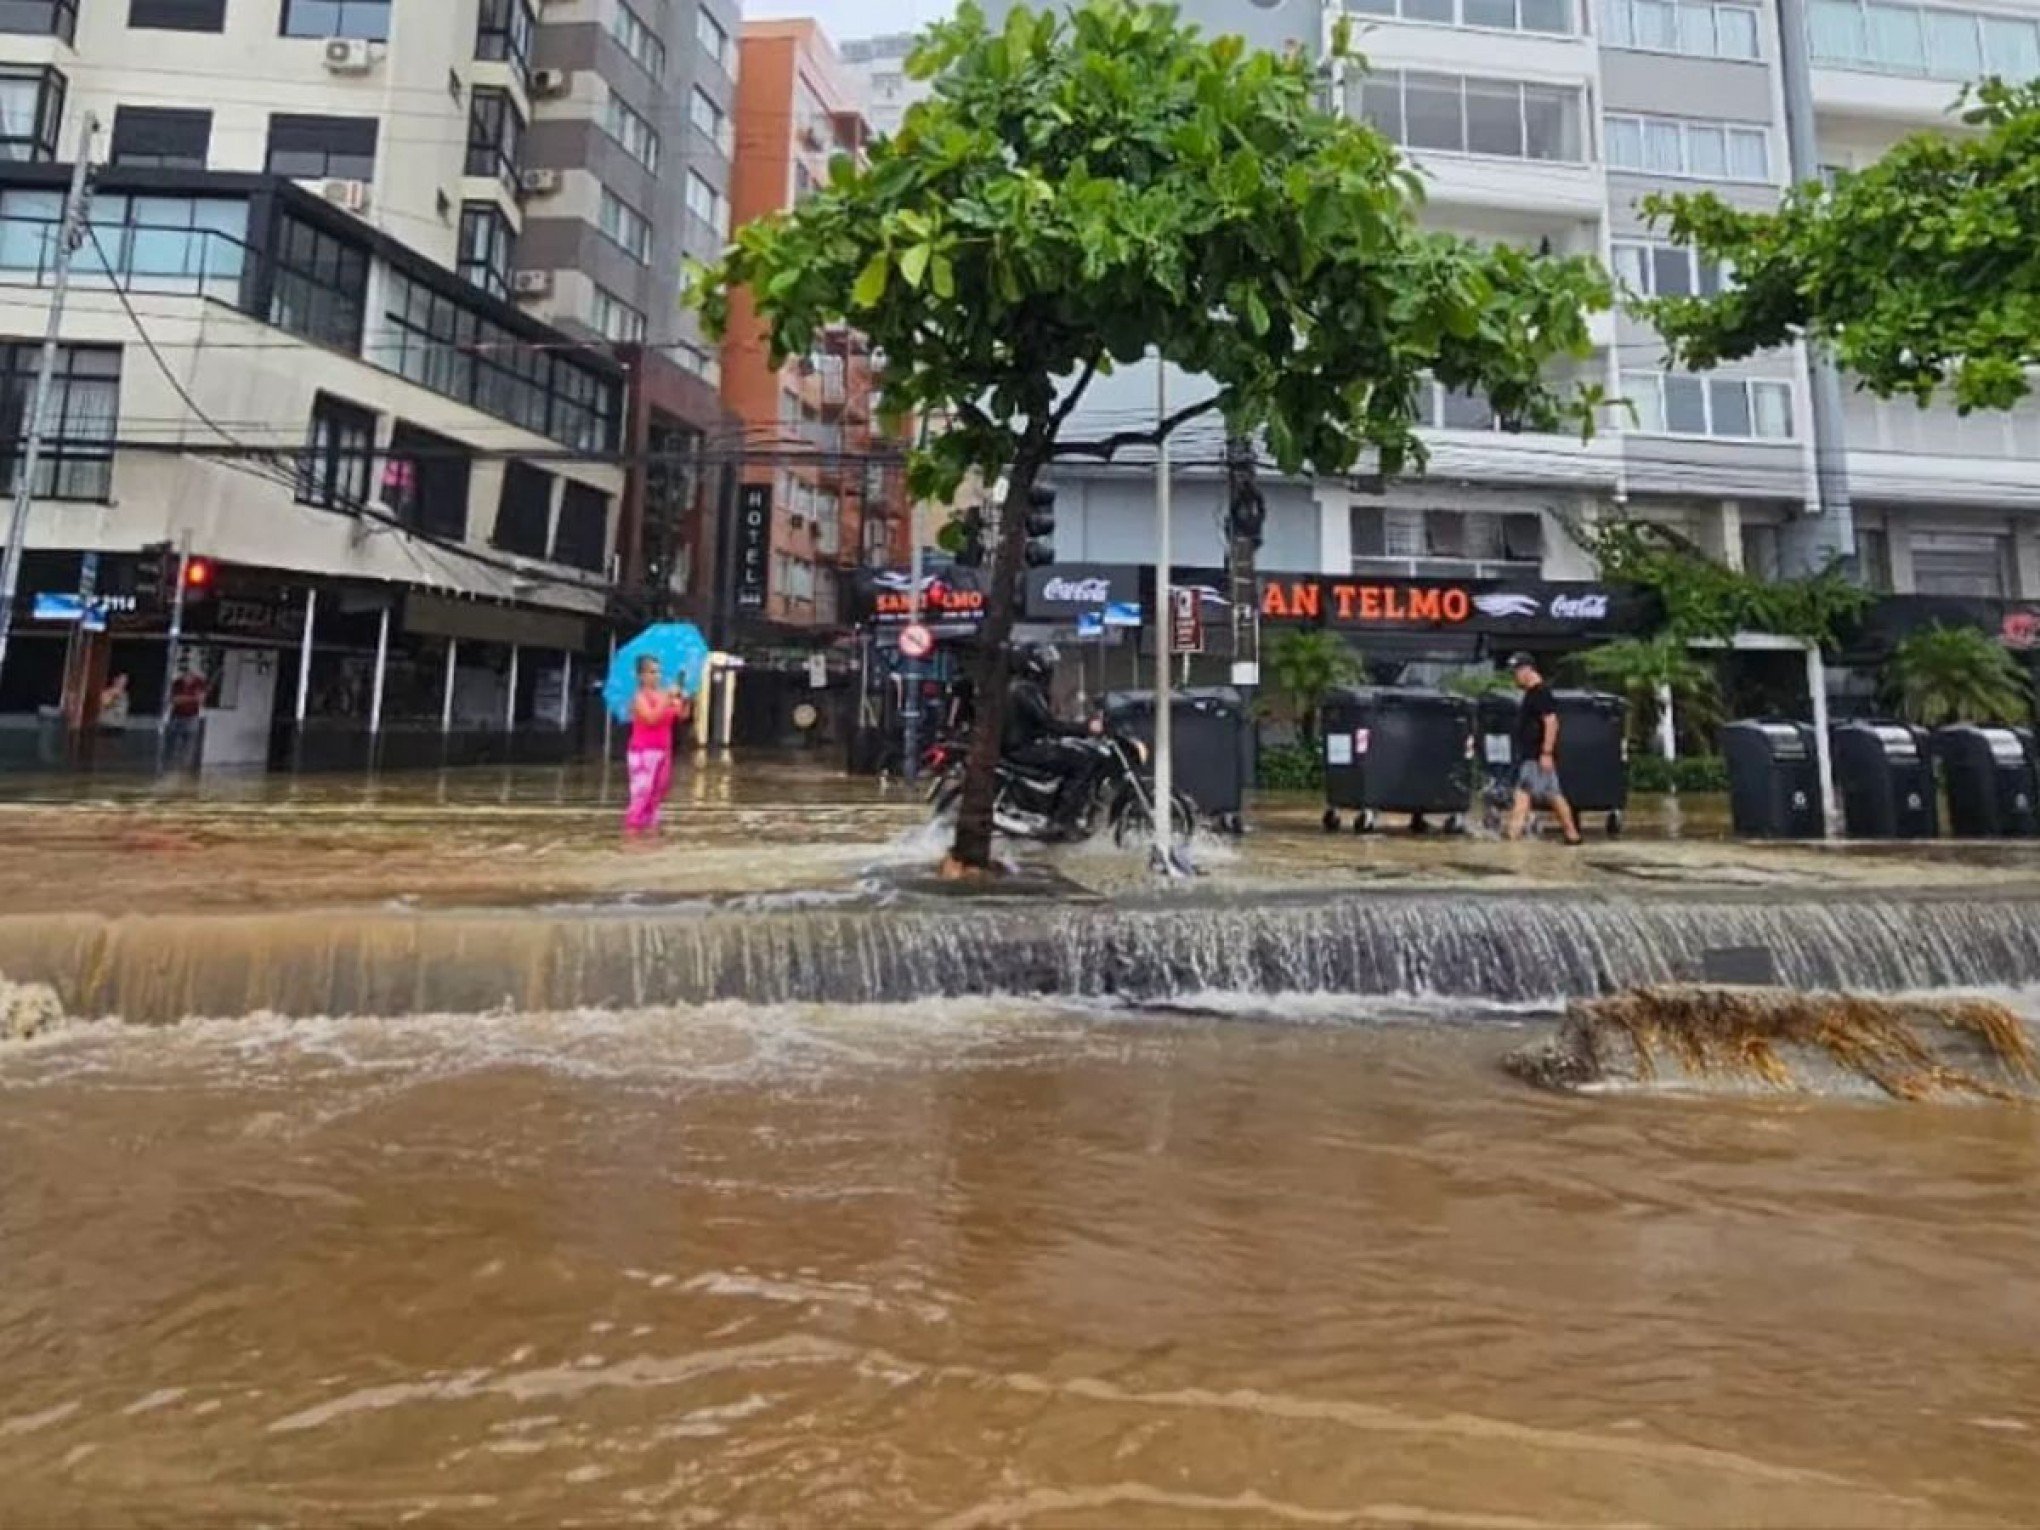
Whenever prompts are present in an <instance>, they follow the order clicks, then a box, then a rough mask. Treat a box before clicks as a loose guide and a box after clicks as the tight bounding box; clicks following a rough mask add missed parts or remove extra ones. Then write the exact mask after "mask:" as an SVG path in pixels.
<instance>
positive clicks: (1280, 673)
mask: <svg viewBox="0 0 2040 1530" xmlns="http://www.w3.org/2000/svg"><path fill="white" fill-rule="evenodd" d="M1268 672H1269V675H1270V677H1271V678H1272V679H1273V681H1274V686H1273V690H1274V692H1275V697H1276V700H1277V704H1278V706H1279V707H1280V709H1281V711H1282V712H1283V713H1284V714H1285V715H1286V716H1287V717H1288V718H1289V719H1290V720H1291V721H1292V722H1294V723H1295V724H1296V729H1297V732H1298V734H1299V735H1300V736H1301V737H1302V738H1303V739H1304V740H1306V741H1308V742H1309V743H1311V744H1313V745H1314V744H1316V743H1317V740H1318V707H1319V705H1320V704H1321V703H1322V702H1323V701H1324V699H1325V692H1327V691H1329V690H1331V689H1332V688H1333V687H1334V686H1340V685H1351V684H1352V683H1353V682H1354V681H1356V680H1358V679H1359V678H1360V677H1361V675H1362V674H1363V673H1364V672H1365V671H1364V670H1363V668H1362V666H1361V663H1360V656H1359V655H1358V654H1356V653H1354V652H1353V650H1352V649H1350V648H1348V647H1347V646H1346V642H1345V639H1343V638H1341V637H1340V636H1339V635H1338V634H1337V633H1333V632H1326V631H1324V630H1323V629H1322V628H1317V627H1296V628H1292V629H1290V630H1289V631H1287V632H1284V633H1282V634H1281V635H1280V636H1278V637H1277V638H1276V639H1275V640H1274V641H1273V642H1271V643H1269V644H1268Z"/></svg>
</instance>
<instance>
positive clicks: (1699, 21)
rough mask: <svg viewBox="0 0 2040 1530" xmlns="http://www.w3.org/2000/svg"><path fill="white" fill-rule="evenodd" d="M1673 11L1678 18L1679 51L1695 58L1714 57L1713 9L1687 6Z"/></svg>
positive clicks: (1701, 6) (1704, 6) (1709, 6)
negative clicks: (1676, 13)
mask: <svg viewBox="0 0 2040 1530" xmlns="http://www.w3.org/2000/svg"><path fill="white" fill-rule="evenodd" d="M1674 9H1675V10H1676V11H1677V12H1678V16H1679V20H1678V27H1679V51H1680V52H1681V53H1690V54H1692V55H1693V56H1694V57H1696V58H1712V57H1714V54H1715V46H1714V7H1713V6H1711V5H1692V4H1687V5H1680V6H1676V7H1674Z"/></svg>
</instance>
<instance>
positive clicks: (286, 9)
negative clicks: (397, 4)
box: [215, 0, 390, 42]
mask: <svg viewBox="0 0 2040 1530" xmlns="http://www.w3.org/2000/svg"><path fill="white" fill-rule="evenodd" d="M215 30H217V29H215ZM283 35H284V36H285V37H354V38H359V39H362V40H364V41H367V42H388V41H389V40H390V0H283Z"/></svg>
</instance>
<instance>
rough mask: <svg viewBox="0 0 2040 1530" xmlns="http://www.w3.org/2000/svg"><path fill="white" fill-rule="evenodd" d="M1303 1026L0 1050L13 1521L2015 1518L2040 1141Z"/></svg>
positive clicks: (702, 1017) (3, 1331) (889, 1024)
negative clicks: (1639, 1084)
mask: <svg viewBox="0 0 2040 1530" xmlns="http://www.w3.org/2000/svg"><path fill="white" fill-rule="evenodd" d="M1287 1018H1288V1021H1289V1022H1290V1023H1282V1024H1276V1023H1270V1022H1268V1021H1266V1020H1259V1019H1257V1020H1242V1019H1237V1018H1227V1019H1216V1020H1214V1019H1177V1020H1158V1019H1137V1018H1134V1017H1128V1016H1123V1015H1112V1014H1107V1013H1099V1012H1088V1013H1087V1012H1077V1011H1069V1010H1058V1009H1052V1008H1046V1007H1037V1008H1014V1007H1011V1006H1007V1007H1003V1008H995V1007H978V1008H961V1007H955V1006H949V1007H937V1006H932V1005H931V1006H923V1007H918V1008H915V1007H909V1008H904V1009H895V1010H891V1011H884V1012H881V1011H852V1010H835V1011H824V1010H807V1011H802V1010H792V1009H782V1010H757V1009H740V1008H728V1009H711V1010H706V1011H700V1010H697V1011H686V1012H663V1013H648V1014H633V1015H612V1016H579V1017H558V1018H550V1019H548V1018H517V1019H510V1018H502V1019H495V1020H486V1019H465V1020H459V1021H443V1022H442V1021H432V1020H411V1021H405V1022H400V1023H376V1022H360V1021H354V1022H325V1023H310V1022H298V1023H292V1024H288V1025H285V1024H275V1025H270V1024H264V1023H260V1022H236V1023H232V1024H225V1023H221V1024H212V1023H207V1024H187V1025H184V1026H181V1027H175V1028H171V1029H168V1030H161V1031H143V1030H139V1029H120V1028H115V1027H103V1028H102V1027H81V1028H77V1029H74V1030H71V1031H69V1032H64V1033H60V1034H58V1035H56V1036H54V1037H51V1038H47V1039H44V1040H41V1041H37V1042H33V1043H27V1044H21V1045H16V1046H13V1047H10V1048H7V1049H5V1050H4V1051H0V1248H4V1250H5V1251H6V1252H5V1279H4V1280H0V1482H4V1483H5V1484H6V1487H5V1491H4V1493H0V1523H5V1524H8V1525H22V1526H40V1525H59V1524H62V1525H75V1524H86V1523H90V1524H93V1525H114V1524H134V1523H149V1524H165V1525H208V1526H210V1525H218V1524H255V1523H261V1524H271V1525H318V1526H325V1525H335V1524H379V1525H380V1524H390V1523H397V1522H400V1521H418V1522H425V1523H433V1524H449V1525H477V1526H480V1525H487V1526H497V1525H511V1524H518V1525H522V1524H530V1525H540V1524H543V1525H554V1524H589V1525H615V1524H633V1523H649V1524H682V1525H685V1524H696V1523H709V1522H716V1523H735V1524H788V1523H798V1524H817V1525H824V1524H826V1525H868V1524H869V1525H875V1524H888V1525H890V1524H903V1523H935V1524H946V1525H952V1526H976V1525H987V1526H989V1525H1001V1524H1025V1525H1099V1526H1106V1525H1109V1526H1129V1525H1130V1526H1143V1525H1147V1526H1202V1525H1211V1526H1235V1525H1239V1526H1244V1525H1268V1524H1293V1525H1307V1526H1310V1525H1344V1524H1374V1523H1385V1524H1398V1525H1440V1526H1501V1527H1517V1526H1538V1525H1561V1524H1562V1525H1601V1524H1616V1523H1624V1524H1628V1523H1636V1522H1639V1521H1657V1522H1663V1523H1671V1524H1692V1525H1699V1524H1705V1525H1716V1524H1729V1523H1734V1524H1739V1525H1744V1524H1746V1525H1815V1524H1826V1525H1833V1524H1849V1525H1887V1524H1907V1525H1926V1524H1933V1525H1941V1524H1958V1523H1960V1524H1971V1523H1974V1524H1984V1523H1995V1524H2024V1523H2030V1522H2031V1519H2032V1513H2033V1510H2032V1504H2033V1500H2034V1495H2035V1492H2036V1490H2040V1401H2036V1398H2040V1345H2036V1343H2035V1342H2034V1334H2035V1318H2034V1314H2035V1313H2036V1312H2040V1215H2036V1213H2040V1188H2036V1185H2040V1174H2036V1171H2040V1123H2036V1120H2035V1118H2034V1117H2033V1116H2032V1115H2030V1114H2026V1113H2011V1112H1997V1111H1986V1110H1979V1109H1960V1108H1921V1109H1906V1110H1894V1109H1874V1108H1865V1107H1862V1106H1839V1105H1818V1104H1810V1103H1809V1104H1796V1105H1780V1104H1768V1105H1765V1104H1755V1103H1721V1102H1714V1103H1707V1104H1700V1103H1697V1102H1688V1103H1682V1102H1676V1101H1662V1100H1660V1101H1642V1100H1622V1099H1605V1098H1604V1099H1598V1100H1559V1099H1552V1098H1546V1097H1542V1096H1537V1095H1533V1094H1529V1093H1526V1092H1524V1091H1522V1090H1520V1089H1518V1088H1517V1087H1516V1086H1514V1085H1512V1084H1510V1083H1508V1082H1507V1081H1505V1080H1504V1079H1502V1078H1501V1077H1499V1076H1498V1075H1496V1074H1495V1073H1494V1072H1493V1071H1492V1069H1491V1063H1492V1060H1493V1059H1494V1058H1495V1057H1496V1056H1497V1055H1498V1054H1499V1053H1500V1052H1502V1051H1503V1050H1505V1049H1506V1048H1507V1047H1508V1046H1510V1045H1512V1044H1514V1043H1515V1042H1517V1041H1519V1040H1520V1039H1521V1034H1520V1031H1519V1030H1518V1029H1516V1028H1515V1027H1513V1026H1511V1025H1508V1024H1502V1023H1496V1021H1495V1020H1494V1019H1493V1017H1489V1019H1488V1020H1487V1021H1486V1023H1484V1024H1482V1025H1479V1026H1465V1025H1443V1024H1438V1023H1435V1021H1433V1022H1432V1023H1425V1024H1421V1025H1419V1024H1411V1023H1393V1024H1389V1023H1363V1024H1353V1023H1349V1022H1350V1019H1351V1017H1350V1015H1346V1016H1343V1017H1341V1018H1340V1022H1339V1023H1333V1017H1332V1016H1331V1015H1330V1014H1329V1013H1323V1014H1320V1015H1318V1016H1316V1017H1312V1016H1310V1015H1308V1014H1298V1013H1291V1014H1290V1015H1289V1016H1288V1017H1287ZM1313 1018H1315V1020H1316V1021H1317V1022H1318V1023H1298V1022H1301V1021H1308V1020H1312V1019H1313Z"/></svg>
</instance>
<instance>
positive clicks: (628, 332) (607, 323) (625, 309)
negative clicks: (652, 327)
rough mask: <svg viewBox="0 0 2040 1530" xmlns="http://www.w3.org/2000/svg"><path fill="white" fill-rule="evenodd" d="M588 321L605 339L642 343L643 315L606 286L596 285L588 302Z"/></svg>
mask: <svg viewBox="0 0 2040 1530" xmlns="http://www.w3.org/2000/svg"><path fill="white" fill-rule="evenodd" d="M588 323H589V325H590V327H592V328H593V329H594V330H595V331H596V333H598V334H599V335H601V336H602V338H603V339H605V340H614V341H617V342H618V343H619V344H623V345H643V344H644V341H645V316H644V315H643V314H641V313H639V312H638V311H637V310H636V309H635V308H633V307H631V306H630V304H628V303H626V302H625V301H624V300H623V299H622V298H620V297H617V296H616V295H615V294H614V293H612V292H610V291H609V290H608V289H607V288H606V287H597V288H596V289H595V296H594V298H593V299H592V300H590V302H589V304H588Z"/></svg>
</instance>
